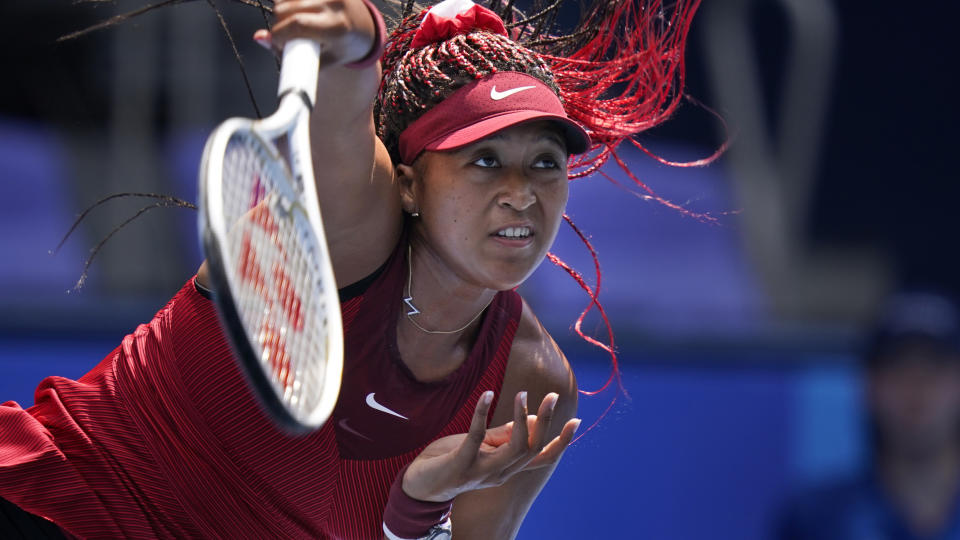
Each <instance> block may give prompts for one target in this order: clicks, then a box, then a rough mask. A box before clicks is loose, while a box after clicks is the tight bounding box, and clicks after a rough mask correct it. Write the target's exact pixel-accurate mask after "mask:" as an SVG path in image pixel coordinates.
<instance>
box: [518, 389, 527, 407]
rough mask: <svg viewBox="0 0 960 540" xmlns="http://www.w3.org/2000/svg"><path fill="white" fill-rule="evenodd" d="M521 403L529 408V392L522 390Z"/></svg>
mask: <svg viewBox="0 0 960 540" xmlns="http://www.w3.org/2000/svg"><path fill="white" fill-rule="evenodd" d="M520 403H521V404H522V405H523V408H524V409H526V408H527V393H526V392H520Z"/></svg>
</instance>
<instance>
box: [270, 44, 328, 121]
mask: <svg viewBox="0 0 960 540" xmlns="http://www.w3.org/2000/svg"><path fill="white" fill-rule="evenodd" d="M319 70H320V44H319V43H317V42H316V41H313V40H309V39H294V40H291V41H289V42H288V43H287V44H286V45H284V47H283V61H282V62H281V64H280V89H279V90H278V92H277V94H278V95H280V96H282V95H284V94H286V93H287V92H290V91H293V92H298V91H303V92H304V93H306V95H307V97H309V98H310V104H311V105H313V104H315V103H316V102H317V72H318V71H319Z"/></svg>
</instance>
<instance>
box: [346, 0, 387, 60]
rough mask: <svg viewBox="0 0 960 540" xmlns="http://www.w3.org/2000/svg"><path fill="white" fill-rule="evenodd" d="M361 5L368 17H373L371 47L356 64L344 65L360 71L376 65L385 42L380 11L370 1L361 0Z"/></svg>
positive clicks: (384, 31) (385, 29)
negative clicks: (373, 32)
mask: <svg viewBox="0 0 960 540" xmlns="http://www.w3.org/2000/svg"><path fill="white" fill-rule="evenodd" d="M363 3H364V4H365V5H366V6H367V9H368V10H369V11H370V15H371V16H372V17H373V26H374V28H375V31H376V33H375V34H374V36H373V47H371V48H370V52H368V53H367V55H366V56H364V57H363V58H361V59H359V60H357V61H356V62H350V63H349V64H344V65H345V66H347V67H348V68H354V69H362V68H365V67H370V66H372V65H373V64H376V63H377V60H380V55H381V54H383V44H384V43H385V42H386V40H387V25H386V24H384V22H383V15H381V14H380V10H378V9H377V6H375V5H373V3H371V2H370V0H363Z"/></svg>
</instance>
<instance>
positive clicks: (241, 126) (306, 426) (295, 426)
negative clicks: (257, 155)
mask: <svg viewBox="0 0 960 540" xmlns="http://www.w3.org/2000/svg"><path fill="white" fill-rule="evenodd" d="M319 58H320V47H319V45H318V44H317V43H316V42H313V41H310V40H305V39H298V40H293V41H291V42H289V43H287V44H286V46H285V47H284V50H283V60H282V63H281V69H280V84H279V96H280V104H279V106H278V108H277V111H276V112H275V113H274V114H272V115H271V116H269V117H267V118H264V119H262V120H251V119H248V118H230V119H228V120H226V121H224V122H223V123H222V124H220V125H219V126H218V127H217V128H216V129H215V130H214V131H213V133H212V134H211V135H210V137H209V138H208V139H207V144H206V146H205V148H204V151H203V157H202V159H201V163H200V182H199V183H200V186H199V189H200V197H199V199H200V210H201V211H200V235H201V242H202V243H203V246H204V252H205V254H206V256H207V260H208V261H209V265H210V269H211V274H212V282H213V283H212V284H213V289H214V298H215V300H216V303H217V307H218V312H219V313H220V316H221V319H222V321H223V323H224V326H225V330H226V333H227V335H228V336H229V337H230V340H231V342H232V344H233V347H234V352H235V353H236V355H237V357H238V358H237V359H238V361H239V363H240V365H241V366H242V367H243V369H244V371H245V372H246V374H247V376H248V379H249V380H250V382H251V384H252V386H253V387H254V390H255V393H256V394H257V395H258V397H259V398H260V400H261V402H262V403H263V405H264V407H265V408H266V409H267V411H268V412H269V413H270V414H271V416H272V417H273V418H274V420H275V421H277V423H278V424H280V425H281V426H283V427H285V428H286V429H288V430H290V431H293V432H299V433H304V432H309V431H312V430H314V429H317V428H319V427H320V426H322V425H323V424H324V422H326V420H327V419H328V418H329V417H330V415H331V414H332V412H333V408H334V406H335V405H336V402H337V397H338V395H339V390H340V380H341V375H342V371H343V322H342V320H341V314H340V299H339V297H338V295H337V286H336V280H335V278H334V274H333V267H332V265H331V261H330V258H329V256H326V257H322V258H323V259H324V260H323V261H320V264H319V266H320V268H321V274H322V279H323V280H324V283H325V285H326V286H324V287H323V288H322V289H323V295H324V296H325V298H324V300H325V303H326V306H327V313H326V316H327V334H328V339H327V340H326V341H327V344H326V345H327V348H326V350H327V359H326V366H325V367H326V369H325V376H324V383H323V386H324V387H323V388H322V389H319V390H318V391H320V392H321V399H320V400H319V403H318V405H317V406H316V407H315V408H314V409H313V410H311V411H307V412H306V414H303V413H301V412H300V411H298V410H296V409H290V408H288V407H287V406H286V405H285V402H284V399H283V397H282V396H281V395H280V393H279V388H278V387H277V386H276V385H275V384H273V382H272V377H270V376H269V375H267V374H265V373H264V368H263V367H262V364H261V362H260V359H259V358H257V357H256V355H255V354H254V351H255V348H254V347H253V346H252V345H251V343H253V342H254V341H253V340H251V339H250V337H249V336H248V335H247V332H246V330H245V329H244V327H243V324H242V323H241V322H240V318H239V314H238V312H237V308H236V305H235V303H234V299H233V295H231V294H230V287H231V283H230V282H229V277H228V275H229V274H228V273H227V272H226V271H225V270H224V265H225V261H224V260H223V259H222V256H221V253H222V252H221V246H224V245H226V241H227V238H228V237H227V233H228V230H227V229H228V227H229V225H230V224H227V223H225V218H224V209H223V204H222V203H223V198H222V187H223V185H222V181H223V169H224V160H223V157H224V154H225V152H226V149H227V145H228V143H229V141H230V139H231V137H233V136H234V135H235V134H236V133H238V132H246V133H249V134H252V135H254V136H256V137H257V138H258V139H260V141H261V142H262V143H263V144H264V147H266V148H267V149H269V150H270V153H271V155H272V156H273V157H274V158H275V159H277V160H281V159H282V157H281V153H280V151H279V150H278V148H277V146H276V144H274V142H273V141H275V140H277V139H279V138H280V137H282V136H284V135H286V136H287V139H288V145H287V146H288V153H289V161H288V164H289V171H290V172H291V174H292V180H293V185H292V186H290V188H291V189H292V190H293V192H295V193H296V196H297V197H298V198H300V200H301V203H302V206H303V208H304V209H306V213H307V218H308V220H309V222H310V225H311V228H312V229H313V232H314V233H315V234H316V238H317V241H318V242H319V245H321V246H324V248H325V249H324V253H328V250H327V249H326V246H327V241H326V235H325V234H324V230H323V221H322V218H321V215H320V202H319V200H318V198H317V190H316V183H315V179H314V175H313V163H312V158H311V153H310V124H309V118H310V111H311V109H312V106H313V104H314V103H315V102H316V89H317V77H318V71H319V66H320V62H319ZM238 334H240V335H238ZM241 336H242V337H241Z"/></svg>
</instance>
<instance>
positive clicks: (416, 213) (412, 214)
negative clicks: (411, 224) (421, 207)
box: [410, 212, 420, 217]
mask: <svg viewBox="0 0 960 540" xmlns="http://www.w3.org/2000/svg"><path fill="white" fill-rule="evenodd" d="M410 216H412V217H420V212H412V213H411V214H410Z"/></svg>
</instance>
